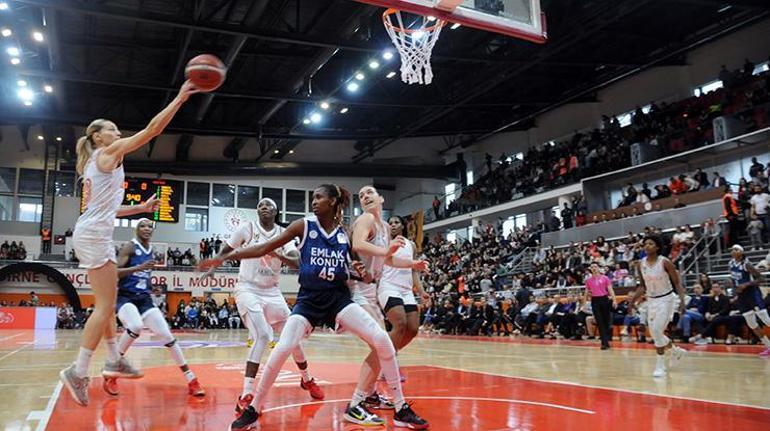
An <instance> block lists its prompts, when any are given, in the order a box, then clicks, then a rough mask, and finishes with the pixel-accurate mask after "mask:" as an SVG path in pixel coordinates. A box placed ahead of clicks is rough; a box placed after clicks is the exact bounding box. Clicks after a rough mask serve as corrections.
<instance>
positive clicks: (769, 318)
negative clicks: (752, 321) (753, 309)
mask: <svg viewBox="0 0 770 431" xmlns="http://www.w3.org/2000/svg"><path fill="white" fill-rule="evenodd" d="M757 317H759V320H761V321H762V323H764V324H765V326H770V314H768V312H767V309H764V310H759V311H757Z"/></svg>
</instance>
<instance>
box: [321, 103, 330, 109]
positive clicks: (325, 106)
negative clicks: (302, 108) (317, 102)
mask: <svg viewBox="0 0 770 431" xmlns="http://www.w3.org/2000/svg"><path fill="white" fill-rule="evenodd" d="M321 109H329V102H321Z"/></svg>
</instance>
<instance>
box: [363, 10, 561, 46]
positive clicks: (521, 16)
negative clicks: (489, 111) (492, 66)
mask: <svg viewBox="0 0 770 431" xmlns="http://www.w3.org/2000/svg"><path fill="white" fill-rule="evenodd" d="M356 1H359V2H362V3H369V4H373V5H376V6H382V7H386V8H394V9H398V10H401V11H404V12H411V13H415V14H419V15H426V16H434V17H436V18H438V19H441V20H444V21H448V22H451V23H456V24H461V25H464V26H468V27H473V28H477V29H480V30H485V31H490V32H495V33H501V34H505V35H508V36H512V37H516V38H519V39H525V40H529V41H532V42H537V43H544V42H545V41H546V39H547V34H546V25H545V15H544V14H543V13H542V11H541V10H540V0H356Z"/></svg>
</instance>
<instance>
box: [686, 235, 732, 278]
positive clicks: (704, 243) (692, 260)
mask: <svg viewBox="0 0 770 431" xmlns="http://www.w3.org/2000/svg"><path fill="white" fill-rule="evenodd" d="M719 237H720V235H716V236H709V235H703V236H701V237H700V239H698V241H696V242H695V244H693V246H692V248H691V249H690V250H689V251H688V252H687V254H685V255H684V256H682V258H681V260H680V261H679V275H680V277H684V276H685V275H686V274H687V273H688V272H689V271H690V270H691V269H693V267H695V273H696V274H700V272H701V271H700V261H701V258H702V257H703V256H704V255H705V256H706V271H707V272H708V271H711V255H712V253H711V247H712V245H714V242H716V248H717V249H716V253H715V254H717V255H719V254H721V253H722V241H720V238H719Z"/></svg>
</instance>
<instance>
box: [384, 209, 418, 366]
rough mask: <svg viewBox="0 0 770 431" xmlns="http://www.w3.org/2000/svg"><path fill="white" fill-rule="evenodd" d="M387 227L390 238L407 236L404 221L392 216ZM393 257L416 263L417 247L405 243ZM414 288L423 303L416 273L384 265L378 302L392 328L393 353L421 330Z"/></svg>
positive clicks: (407, 269) (411, 270)
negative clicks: (388, 227) (411, 260)
mask: <svg viewBox="0 0 770 431" xmlns="http://www.w3.org/2000/svg"><path fill="white" fill-rule="evenodd" d="M388 224H389V225H390V237H391V239H395V238H397V237H399V236H402V237H403V236H404V235H405V234H406V222H405V221H404V219H403V218H401V217H399V216H392V217H390V218H389V219H388ZM395 256H396V257H399V258H402V259H410V258H411V259H413V260H415V261H417V260H418V257H417V246H415V244H414V243H413V242H412V241H410V240H407V241H406V246H404V247H401V248H400V249H398V251H397V252H396V254H395ZM415 289H416V290H417V293H418V294H419V295H420V300H421V301H422V302H425V301H427V300H428V294H427V293H426V292H425V290H424V289H423V288H422V282H421V281H420V273H419V272H418V271H415V270H413V269H410V268H395V267H393V266H390V265H387V264H386V265H385V266H383V268H382V277H380V284H379V286H378V288H377V299H378V300H379V302H380V307H382V311H384V312H385V316H386V318H387V319H388V322H390V324H391V325H392V328H391V329H390V332H388V335H390V339H391V341H393V347H395V348H396V351H399V350H401V349H403V348H404V347H406V345H407V344H409V343H410V342H411V341H412V340H413V339H414V337H416V336H417V331H418V329H419V327H420V314H419V313H418V312H417V301H416V300H415V297H414V292H413V290H415Z"/></svg>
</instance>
